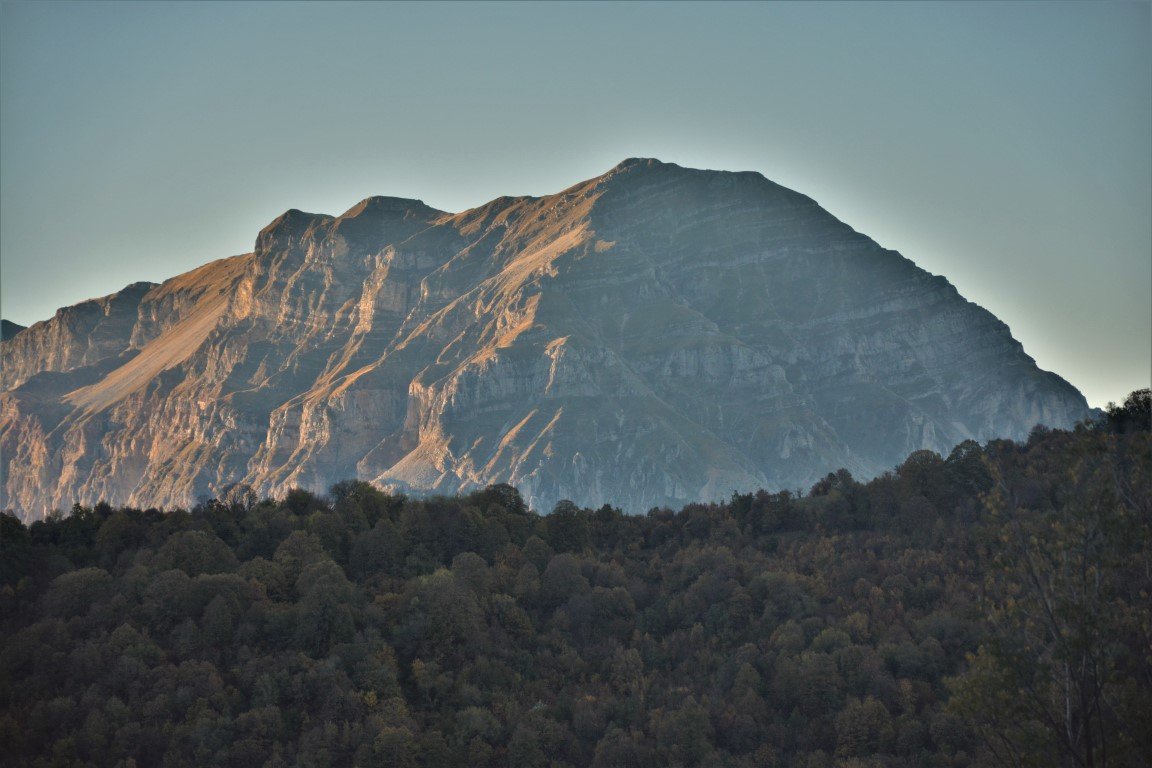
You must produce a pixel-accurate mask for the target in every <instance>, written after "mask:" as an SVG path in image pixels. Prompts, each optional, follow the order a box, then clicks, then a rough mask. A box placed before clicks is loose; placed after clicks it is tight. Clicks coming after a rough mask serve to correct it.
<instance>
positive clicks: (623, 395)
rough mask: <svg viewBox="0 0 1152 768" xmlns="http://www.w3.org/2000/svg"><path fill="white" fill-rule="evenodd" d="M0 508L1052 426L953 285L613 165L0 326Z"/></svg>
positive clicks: (549, 474)
mask: <svg viewBox="0 0 1152 768" xmlns="http://www.w3.org/2000/svg"><path fill="white" fill-rule="evenodd" d="M0 349H2V352H3V368H2V373H0V384H2V386H3V390H4V391H3V394H2V395H0V452H2V453H0V472H2V477H0V486H2V493H3V498H2V499H0V505H2V506H4V507H7V508H11V509H13V510H15V511H16V512H17V513H18V514H19V515H21V516H22V517H24V518H25V519H34V518H37V517H40V516H42V515H44V514H46V513H47V512H49V511H50V510H52V509H57V508H58V509H67V508H68V507H70V506H71V505H72V504H73V503H74V502H77V501H78V502H81V503H84V504H91V503H94V502H96V501H98V500H102V499H103V500H107V501H109V502H110V503H113V504H132V505H137V506H142V507H146V506H159V507H174V506H182V505H188V504H190V503H193V502H194V501H195V500H196V499H198V498H201V497H204V496H212V495H218V494H221V493H223V492H224V491H225V490H226V489H227V488H228V487H229V486H231V485H233V484H236V483H246V484H248V485H251V486H252V487H253V488H254V489H256V491H257V492H258V493H261V494H272V495H278V494H282V493H284V492H285V491H286V490H288V489H289V488H292V487H296V486H298V487H304V488H309V489H313V490H317V491H322V490H324V489H325V488H327V487H328V485H330V484H331V483H333V482H335V481H337V480H341V479H345V478H350V477H357V478H362V479H366V480H369V481H372V482H374V483H377V484H379V485H381V486H383V487H387V488H390V489H398V490H404V491H406V492H420V493H425V492H439V493H454V492H458V491H465V490H468V489H471V488H475V487H477V486H483V485H486V484H489V483H495V482H507V483H511V484H513V485H516V486H517V487H519V488H520V489H521V492H522V493H523V494H524V496H525V497H526V498H527V499H528V500H529V502H530V503H531V504H532V505H533V506H534V507H535V508H536V509H538V510H541V511H547V510H550V509H551V508H552V506H553V505H554V504H555V503H556V501H558V500H560V499H563V498H568V499H572V500H574V501H576V502H577V503H578V504H581V505H587V506H598V505H600V504H604V503H611V504H614V505H618V506H621V507H623V508H625V509H626V510H628V511H632V512H642V511H644V510H646V509H648V508H650V507H652V506H655V505H680V504H683V503H685V502H688V501H694V500H713V499H719V498H724V497H727V496H728V495H730V494H731V493H732V492H733V491H734V490H741V491H744V490H751V489H755V488H757V487H766V488H774V489H776V488H795V487H804V486H807V485H808V484H810V483H812V482H813V481H814V480H815V479H817V478H819V477H821V476H823V475H824V474H826V473H827V472H829V471H830V470H834V469H836V468H838V467H845V468H847V469H849V470H850V471H851V472H852V473H853V474H854V475H856V476H858V477H861V478H866V477H870V476H874V475H876V474H878V473H880V472H882V471H884V470H886V469H890V468H891V467H893V466H894V465H896V464H897V463H899V462H900V461H902V460H903V459H904V458H905V457H906V456H907V455H908V454H909V453H910V452H912V451H914V450H917V449H921V448H927V449H931V450H935V451H938V452H942V453H946V452H947V451H949V450H950V449H951V448H952V447H953V446H955V445H956V444H957V443H959V442H961V441H963V440H966V439H976V440H980V441H983V440H987V439H989V438H993V437H1009V438H1021V437H1023V436H1025V435H1026V434H1027V433H1028V431H1029V430H1030V429H1031V428H1032V427H1033V426H1034V425H1036V424H1038V423H1043V424H1046V425H1048V426H1052V427H1067V426H1070V425H1072V424H1073V423H1075V422H1076V421H1078V420H1080V419H1083V418H1085V417H1086V416H1088V415H1089V409H1088V406H1087V404H1086V403H1085V401H1084V398H1083V397H1082V396H1081V395H1080V393H1079V392H1077V391H1076V389H1075V388H1073V387H1072V386H1071V385H1069V384H1068V383H1067V382H1065V381H1064V380H1062V379H1061V378H1059V377H1058V376H1056V375H1054V374H1052V373H1048V372H1045V371H1041V370H1040V369H1039V368H1037V366H1036V364H1035V362H1034V361H1033V360H1032V359H1031V358H1030V357H1029V356H1028V355H1027V354H1025V352H1024V350H1023V349H1022V348H1021V346H1020V344H1019V343H1018V342H1017V341H1016V340H1015V339H1013V338H1012V335H1011V333H1010V332H1009V329H1008V327H1007V326H1005V325H1004V323H1002V322H1000V321H999V320H997V319H996V318H995V317H994V316H993V315H991V314H990V313H989V312H987V311H986V310H984V309H982V308H980V307H979V306H977V305H975V304H973V303H971V302H968V301H966V300H965V299H964V298H963V297H961V296H960V295H959V294H958V293H957V292H956V290H955V289H954V288H953V287H952V286H951V285H950V284H949V283H948V281H947V280H945V279H944V278H943V277H939V276H933V275H931V274H929V273H927V272H925V271H924V270H922V269H920V268H919V267H917V266H916V265H915V264H913V263H912V262H911V261H909V260H908V259H906V258H904V257H903V256H901V255H900V254H898V253H896V252H895V251H891V250H887V249H884V248H881V247H880V246H879V245H877V244H876V243H875V242H873V241H872V240H870V239H869V238H867V237H865V236H864V235H862V234H860V233H858V232H856V231H854V230H853V229H851V228H850V227H849V226H847V225H845V224H844V223H842V222H840V221H838V220H837V219H836V218H834V217H833V216H832V215H830V214H829V213H827V212H826V211H824V210H823V209H821V208H820V207H819V206H818V205H817V204H816V203H815V202H813V201H812V200H811V199H809V198H807V197H805V196H804V195H801V194H798V193H796V192H793V191H791V190H788V189H785V188H784V187H781V186H779V185H777V184H774V183H772V182H770V181H768V180H767V179H765V178H764V177H762V176H760V175H759V174H756V173H727V172H714V171H698V170H690V169H685V168H681V167H679V166H676V165H672V164H667V163H661V162H658V161H655V160H642V159H633V160H627V161H625V162H623V163H621V164H620V165H618V166H617V167H615V168H613V169H612V170H611V171H609V172H608V173H606V174H604V175H603V176H599V177H597V178H594V179H591V180H589V181H586V182H583V183H581V184H577V185H575V186H573V187H571V188H569V189H567V190H564V191H563V192H560V193H559V194H555V195H550V196H547V197H541V198H531V197H504V198H499V199H497V200H493V201H492V202H490V203H488V204H486V205H483V206H481V207H479V208H475V209H472V210H469V211H465V212H463V213H459V214H450V213H445V212H443V211H438V210H435V209H433V208H430V207H428V206H427V205H425V204H424V203H422V202H420V201H418V200H405V199H399V198H389V197H373V198H369V199H367V200H364V201H363V202H361V203H359V204H358V205H356V206H355V207H353V208H352V209H351V210H349V211H347V212H346V213H344V214H342V215H340V216H327V215H321V214H311V213H303V212H301V211H297V210H290V211H288V212H287V213H285V214H283V215H282V216H280V217H279V218H278V219H276V220H275V221H273V222H272V223H271V224H269V225H268V226H267V227H265V228H264V230H262V231H261V232H260V234H259V236H258V237H257V240H256V247H255V250H254V251H253V252H252V253H249V254H245V255H241V256H235V257H232V258H228V259H222V260H220V261H216V262H212V263H210V264H207V265H205V266H203V267H200V268H199V269H196V270H193V271H192V272H189V273H187V274H184V275H180V276H179V277H175V278H173V279H171V280H168V281H167V282H165V283H163V284H162V285H154V284H150V283H136V284H134V285H131V286H128V287H127V288H125V289H124V290H123V291H121V292H119V293H116V294H113V295H112V296H107V297H104V298H101V299H94V300H92V301H87V302H84V303H82V304H78V305H76V306H73V307H68V308H66V309H62V310H60V311H59V312H58V313H57V314H56V316H55V317H53V318H52V319H50V320H47V321H45V322H41V323H37V324H35V325H33V326H31V327H29V328H28V329H26V330H23V331H21V332H20V333H19V334H17V335H15V336H14V337H13V338H11V339H9V340H5V341H3V342H2V347H0Z"/></svg>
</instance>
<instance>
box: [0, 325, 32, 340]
mask: <svg viewBox="0 0 1152 768" xmlns="http://www.w3.org/2000/svg"><path fill="white" fill-rule="evenodd" d="M23 330H27V329H26V328H25V327H24V326H23V325H20V324H19V323H14V322H12V321H11V320H0V341H8V339H10V338H12V337H13V336H15V335H16V334H18V333H20V331H23Z"/></svg>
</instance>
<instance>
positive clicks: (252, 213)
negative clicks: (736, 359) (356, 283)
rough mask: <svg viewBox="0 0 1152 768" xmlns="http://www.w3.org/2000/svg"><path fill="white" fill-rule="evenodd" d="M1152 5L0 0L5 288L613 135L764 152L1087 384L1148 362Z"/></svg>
mask: <svg viewBox="0 0 1152 768" xmlns="http://www.w3.org/2000/svg"><path fill="white" fill-rule="evenodd" d="M1150 8H1152V6H1150V5H1149V3H1147V2H1139V3H1118V2H1117V3H1112V2H1086V3H1079V2H1057V3H1046V2H1025V3H1011V2H1005V3H968V2H958V3H917V2H901V3H889V4H872V3H856V2H852V3H831V2H828V3H799V4H792V3H732V4H727V3H706V4H695V3H627V4H614V3H587V4H585V3H571V4H564V3H548V4H543V3H541V4H535V3H519V2H518V3H492V4H485V3H424V4H404V3H381V4H376V3H349V4H339V3H324V4H311V3H283V4H282V3H272V2H258V3H188V4H185V3H168V2H165V3H149V2H133V3H101V2H85V3H69V2H53V3H34V2H22V3H15V2H5V3H3V4H2V5H0V284H2V288H0V314H2V315H3V317H5V318H6V319H9V320H13V321H16V322H19V323H21V324H24V325H28V324H30V323H32V322H35V321H38V320H43V319H47V318H48V317H50V316H51V315H52V314H53V312H54V311H55V310H56V308H57V307H61V306H66V305H69V304H74V303H76V302H78V301H82V300H84V299H86V298H91V297H94V296H101V295H105V294H108V293H111V292H114V291H116V290H119V289H120V288H122V287H123V286H125V285H127V284H129V283H132V282H136V281H139V280H152V281H157V282H159V281H162V280H164V279H166V278H169V277H172V276H174V275H176V274H179V273H181V272H184V271H187V270H188V269H191V268H193V267H196V266H198V265H200V264H203V263H205V262H207V261H211V260H213V259H216V258H221V257H224V256H230V255H234V254H238V253H244V252H247V251H250V250H251V249H252V245H253V242H254V241H255V237H256V233H257V232H258V231H259V230H260V229H261V228H262V227H263V226H264V225H265V224H267V223H268V222H269V221H271V220H272V219H273V218H275V217H276V216H277V215H279V214H280V213H282V212H283V211H284V210H286V209H288V208H300V209H303V210H308V211H315V212H324V213H340V212H342V211H344V210H346V209H348V208H349V207H351V206H352V205H353V204H355V203H356V202H357V201H358V200H360V199H362V198H364V197H367V196H369V195H377V194H379V195H395V196H398V197H414V198H420V199H422V200H424V201H425V202H426V203H428V204H429V205H432V206H434V207H436V208H440V209H443V210H448V211H459V210H463V209H466V208H470V207H473V206H477V205H480V204H482V203H484V202H486V201H488V200H490V199H492V198H495V197H498V196H500V195H523V194H529V195H543V194H548V193H551V192H557V191H559V190H561V189H563V188H564V187H567V186H569V185H571V184H573V183H575V182H577V181H580V180H583V179H586V178H590V177H592V176H596V175H599V174H600V173H603V172H604V171H606V170H608V169H609V168H611V167H612V166H613V165H615V164H616V163H618V162H619V161H620V160H622V159H624V158H626V157H636V156H639V157H657V158H659V159H661V160H665V161H668V162H674V163H678V164H680V165H683V166H688V167H696V168H712V169H724V170H752V171H758V172H760V173H762V174H764V175H765V176H767V177H768V178H770V179H772V180H773V181H776V182H778V183H780V184H783V185H785V186H787V187H790V188H792V189H795V190H797V191H800V192H802V193H804V194H806V195H808V196H810V197H812V198H814V199H815V200H816V201H817V202H819V203H820V204H821V205H822V206H823V207H824V208H826V209H827V210H829V211H830V212H831V213H833V214H834V215H836V216H837V217H839V218H840V219H841V220H843V221H845V222H847V223H848V224H850V225H851V226H852V227H854V228H855V229H857V230H858V231H861V232H863V233H865V234H867V235H869V236H870V237H872V238H873V239H874V240H876V241H877V242H879V243H880V244H881V245H883V246H885V247H887V248H892V249H895V250H898V251H900V252H901V253H902V254H904V255H905V256H907V257H908V258H910V259H912V260H913V261H915V262H916V263H917V264H919V265H920V266H921V267H923V268H924V269H927V270H929V271H930V272H933V273H936V274H942V275H944V276H945V277H947V278H948V279H949V280H950V281H951V282H952V283H953V284H954V285H955V286H956V287H957V288H958V290H959V291H960V292H961V294H962V295H964V296H965V297H966V298H968V299H969V300H971V301H974V302H976V303H978V304H980V305H982V306H984V307H985V308H987V309H989V310H990V311H991V312H993V313H994V314H995V315H996V316H998V317H999V318H1000V319H1002V320H1004V321H1005V322H1006V323H1008V325H1009V326H1010V327H1011V329H1012V331H1013V334H1014V335H1015V337H1016V338H1017V339H1019V340H1020V341H1021V342H1022V343H1023V345H1024V349H1025V350H1026V351H1027V352H1028V353H1029V354H1030V355H1031V356H1032V357H1034V358H1035V359H1036V361H1037V363H1038V364H1039V365H1040V367H1041V368H1044V369H1045V370H1051V371H1055V372H1056V373H1058V374H1060V375H1061V376H1063V377H1064V378H1066V379H1067V380H1068V381H1070V382H1071V383H1072V384H1074V385H1075V386H1076V387H1078V388H1079V389H1080V390H1081V391H1082V392H1083V393H1084V394H1085V396H1086V397H1087V398H1088V401H1089V402H1090V403H1091V404H1093V405H1096V406H1102V405H1104V404H1105V403H1107V402H1108V401H1120V400H1122V399H1123V398H1124V396H1125V395H1126V394H1127V393H1128V392H1130V391H1132V390H1134V389H1137V388H1140V387H1147V386H1149V383H1150V379H1152V223H1150V222H1152V13H1150Z"/></svg>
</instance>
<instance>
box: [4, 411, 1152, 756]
mask: <svg viewBox="0 0 1152 768" xmlns="http://www.w3.org/2000/svg"><path fill="white" fill-rule="evenodd" d="M1147 405H1148V393H1147V391H1144V392H1143V393H1136V394H1134V395H1133V396H1132V397H1130V398H1129V401H1128V402H1126V403H1125V405H1124V406H1122V407H1117V408H1113V409H1110V411H1109V414H1108V416H1107V417H1106V418H1105V419H1104V420H1103V421H1102V422H1101V423H1100V424H1096V425H1084V426H1081V427H1078V428H1077V429H1076V430H1075V431H1072V432H1062V431H1049V430H1044V429H1041V428H1038V429H1037V430H1035V431H1034V432H1033V434H1032V436H1031V437H1030V439H1029V440H1028V441H1027V443H1025V444H1015V443H1012V442H1009V441H994V442H991V443H989V444H988V445H986V446H980V445H978V444H976V443H973V442H968V443H964V444H963V445H961V446H959V447H957V448H956V450H955V451H953V452H952V453H951V454H950V455H949V456H948V457H941V456H938V455H936V454H934V453H930V452H925V451H921V452H917V453H914V454H913V455H912V456H910V457H909V458H908V460H907V461H906V462H904V464H903V465H901V466H900V467H898V468H896V469H895V470H894V471H893V472H891V473H888V474H885V475H883V476H882V477H879V478H876V479H875V480H872V481H871V482H868V483H859V482H857V481H855V480H854V479H853V478H852V477H851V476H850V475H849V474H848V473H847V472H844V471H841V472H838V473H835V474H830V475H828V476H827V477H826V478H825V479H823V480H821V481H820V482H818V483H817V484H816V485H815V486H814V487H813V488H812V489H811V490H810V491H809V492H808V493H806V494H803V495H794V494H791V493H788V492H782V493H767V492H764V491H760V492H757V493H755V494H736V495H733V497H732V498H731V499H730V500H729V501H728V502H727V503H723V504H693V505H689V506H687V507H685V508H684V509H682V510H680V511H678V512H677V511H672V510H667V509H654V510H652V511H651V512H649V513H648V514H647V515H646V516H627V515H624V514H621V512H620V511H619V510H618V509H615V508H612V507H610V506H605V507H602V508H600V509H598V510H588V509H579V508H577V507H575V506H574V505H572V504H569V503H561V504H560V505H558V506H557V508H556V509H555V510H554V511H553V512H552V514H550V515H546V516H540V515H537V514H535V513H533V512H532V511H531V510H529V509H527V508H526V506H525V504H524V502H523V500H522V499H521V498H520V496H519V494H518V493H517V492H516V490H515V489H513V488H511V487H509V486H492V487H489V488H487V489H485V490H483V491H478V492H476V493H472V494H469V495H467V496H462V497H457V498H441V497H436V498H427V499H412V498H405V497H403V496H393V495H388V494H385V493H382V492H380V491H379V490H377V489H375V488H373V487H372V486H370V485H368V484H365V483H361V482H343V483H340V484H337V485H335V486H333V487H332V489H331V491H330V493H329V494H328V495H327V496H326V497H319V496H316V495H313V494H310V493H308V492H305V491H293V492H291V493H289V494H288V495H287V496H286V497H285V498H284V499H282V500H263V501H260V500H257V499H256V498H254V497H253V496H252V494H251V493H250V492H245V491H244V490H243V489H238V490H237V491H235V492H233V493H231V494H228V496H227V497H226V498H225V499H222V500H211V501H208V502H206V503H203V504H200V505H198V506H197V507H196V508H194V509H191V510H188V511H174V512H168V513H161V512H159V511H156V510H136V509H112V508H110V507H108V506H106V505H97V506H95V507H93V508H86V507H80V506H77V507H75V508H74V509H73V510H72V512H71V514H69V515H67V516H53V517H52V518H50V519H48V520H44V521H41V522H36V523H33V524H32V525H31V526H27V527H26V526H24V525H23V524H22V523H21V522H20V521H19V520H17V519H16V518H15V517H13V516H11V515H7V514H5V515H0V631H2V635H0V762H4V763H7V764H13V765H31V766H74V765H85V766H87V765H91V766H132V765H136V766H205V765H213V766H243V767H244V768H252V767H253V766H262V765H263V766H289V765H302V766H341V765H387V766H397V767H399V768H407V767H414V766H435V767H436V768H440V767H441V766H493V767H495V766H518V767H519V766H548V765H555V766H696V765H701V766H733V767H734V768H736V767H741V766H749V767H751V766H756V767H757V768H762V767H765V766H809V767H811V768H817V767H818V766H821V767H822V766H941V767H944V766H969V765H993V764H1006V765H1036V766H1060V765H1068V766H1072V765H1076V766H1089V765H1090V766H1103V765H1117V766H1129V765H1131V766H1136V765H1147V764H1149V763H1152V735H1150V733H1152V730H1150V729H1148V728H1147V717H1148V713H1149V712H1152V650H1150V649H1152V644H1150V643H1152V615H1150V614H1152V612H1150V610H1149V600H1150V597H1149V596H1150V595H1152V456H1150V453H1152V444H1150V440H1149V432H1148V420H1147V417H1146V413H1147ZM1142 408H1143V409H1144V410H1143V411H1142V410H1141V409H1142Z"/></svg>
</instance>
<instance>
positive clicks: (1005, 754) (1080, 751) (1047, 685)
mask: <svg viewBox="0 0 1152 768" xmlns="http://www.w3.org/2000/svg"><path fill="white" fill-rule="evenodd" d="M1081 437H1082V439H1081V440H1080V441H1077V442H1069V441H1066V440H1063V439H1060V438H1051V437H1050V438H1047V440H1045V441H1042V442H1052V443H1054V445H1055V450H1053V449H1052V448H1051V447H1047V448H1044V447H1042V442H1038V443H1037V446H1034V447H1033V448H1032V450H1033V451H1035V452H1040V451H1041V450H1045V451H1047V453H1046V454H1045V455H1043V456H1042V457H1041V459H1040V460H1042V461H1043V462H1044V463H1043V464H1040V466H1039V467H1034V468H1033V469H1034V470H1035V469H1039V470H1040V471H1038V472H1037V471H1033V472H1032V480H1033V482H1034V483H1036V484H1039V486H1040V488H1039V491H1040V492H1039V494H1035V493H1031V492H1030V493H1029V494H1028V495H1029V497H1031V498H1040V499H1055V500H1056V504H1055V505H1053V506H1049V505H1047V504H1038V503H1035V502H1034V501H1029V500H1027V499H1021V497H1020V496H1018V495H1017V494H1016V493H1014V492H1013V491H1012V490H1011V489H1012V488H1013V485H1012V484H1011V483H1010V482H1008V480H1007V479H1006V477H1005V476H1004V472H1003V471H1002V469H1001V468H999V467H994V468H993V470H994V471H993V476H994V478H995V479H996V487H995V488H994V490H993V491H992V492H991V494H989V496H988V497H987V501H986V504H987V507H988V514H989V517H990V522H991V525H990V526H989V527H988V530H989V531H990V532H991V533H993V534H995V535H994V536H991V537H990V538H989V540H988V542H987V543H988V548H989V554H990V560H991V563H990V565H991V568H990V570H989V575H988V579H987V583H986V585H985V586H986V599H985V610H986V611H987V615H988V618H989V624H990V627H989V629H990V634H989V637H988V640H987V641H986V642H985V643H984V644H983V645H982V646H981V648H980V649H979V651H978V653H977V654H975V655H974V656H973V657H972V658H971V659H970V664H969V668H968V670H967V672H966V673H965V674H963V675H961V676H960V677H958V678H956V679H954V680H952V681H951V683H950V684H951V687H952V689H953V694H954V700H953V702H952V707H953V710H954V711H956V712H958V713H960V714H962V715H963V716H965V717H966V718H968V720H969V721H970V722H971V723H972V724H973V725H974V726H975V727H976V728H977V729H978V730H979V731H980V733H981V735H982V736H983V737H984V739H985V742H986V745H987V747H988V749H989V750H990V751H991V752H992V753H993V755H994V756H995V758H996V759H997V760H999V761H1000V762H1001V763H1003V764H1005V765H1055V764H1059V765H1065V766H1083V767H1085V768H1095V767H1096V766H1106V765H1109V764H1119V765H1128V764H1136V763H1138V762H1140V758H1139V755H1143V757H1144V758H1148V757H1149V756H1150V755H1152V739H1150V737H1149V735H1148V731H1147V728H1146V722H1145V720H1146V717H1147V713H1148V712H1152V659H1150V658H1149V654H1148V641H1149V638H1152V617H1150V616H1149V611H1148V610H1147V604H1148V603H1147V601H1148V595H1149V594H1152V457H1150V453H1152V451H1150V450H1149V440H1148V438H1147V434H1146V433H1145V434H1144V435H1131V436H1128V435H1114V434H1109V433H1106V432H1105V433H1086V434H1083V435H1082V436H1081ZM1017 487H1028V486H1017ZM1025 502H1027V503H1025Z"/></svg>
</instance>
